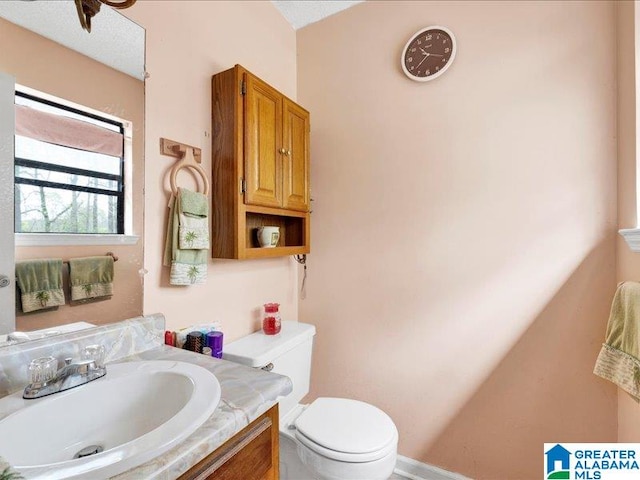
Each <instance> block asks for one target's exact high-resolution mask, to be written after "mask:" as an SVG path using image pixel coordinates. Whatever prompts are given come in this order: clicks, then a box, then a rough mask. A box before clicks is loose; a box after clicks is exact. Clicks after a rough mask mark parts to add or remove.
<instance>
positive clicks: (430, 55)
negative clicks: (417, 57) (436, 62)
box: [418, 47, 444, 57]
mask: <svg viewBox="0 0 640 480" xmlns="http://www.w3.org/2000/svg"><path fill="white" fill-rule="evenodd" d="M418 48H419V49H420V51H422V54H423V55H424V56H425V57H443V56H444V55H439V54H437V53H429V52H427V51H425V50H424V48H422V47H418Z"/></svg>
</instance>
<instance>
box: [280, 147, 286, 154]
mask: <svg viewBox="0 0 640 480" xmlns="http://www.w3.org/2000/svg"><path fill="white" fill-rule="evenodd" d="M278 153H281V154H282V155H286V154H287V151H286V150H285V149H284V148H280V149H278Z"/></svg>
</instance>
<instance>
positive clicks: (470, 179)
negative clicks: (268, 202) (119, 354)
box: [297, 1, 617, 479]
mask: <svg viewBox="0 0 640 480" xmlns="http://www.w3.org/2000/svg"><path fill="white" fill-rule="evenodd" d="M430 24H441V25H445V26H447V27H449V28H450V29H452V30H453V32H454V33H455V35H456V37H457V41H458V47H459V51H458V56H457V58H456V60H455V63H454V64H453V65H452V67H451V68H450V69H449V71H447V72H446V73H445V74H444V75H443V76H442V77H440V78H438V79H437V80H435V81H433V82H429V83H426V84H419V83H416V82H412V81H410V80H409V79H407V78H406V77H405V76H404V75H403V73H402V71H401V69H400V66H399V58H400V53H401V49H402V47H403V46H404V43H405V42H406V40H407V39H408V38H409V37H410V36H411V35H412V34H413V33H414V32H416V31H417V30H419V29H421V28H422V27H425V26H427V25H430ZM297 40H298V100H299V101H300V103H301V104H302V105H305V107H306V108H308V109H309V110H310V111H311V112H312V132H311V145H312V173H311V180H312V189H313V197H314V199H315V204H314V213H313V231H314V233H313V249H312V254H311V255H310V257H309V260H308V264H309V280H308V295H307V299H306V300H304V301H301V302H300V319H301V320H302V321H306V322H310V323H314V324H316V325H317V327H318V335H317V337H316V350H315V354H316V355H315V360H314V364H313V368H314V371H313V378H312V390H313V391H312V396H318V395H323V396H332V395H335V396H347V397H352V398H357V399H361V400H365V401H368V402H371V403H374V404H376V405H378V406H380V407H381V408H383V409H384V410H386V411H387V412H388V413H389V414H390V415H391V416H392V418H393V419H394V420H395V422H396V424H397V425H398V427H399V430H400V445H399V450H400V453H401V454H403V455H406V456H409V457H412V458H415V459H417V460H420V461H424V462H427V463H431V464H435V465H439V466H442V467H444V468H446V469H449V470H453V471H457V472H461V473H463V474H465V475H467V476H470V477H472V478H477V479H497V478H509V479H530V478H538V477H539V475H540V472H541V471H542V468H543V466H542V464H543V455H542V446H543V445H542V444H543V442H554V441H564V442H571V441H576V442H577V441H581V442H592V441H601V442H613V441H616V435H617V431H616V428H617V425H616V403H617V402H616V390H615V388H614V387H613V386H612V385H611V384H609V383H608V382H605V381H604V380H602V379H599V378H598V377H596V376H594V375H593V374H592V370H593V365H594V362H595V359H596V356H597V353H598V351H599V348H600V344H601V341H602V339H603V337H604V329H605V326H606V321H607V318H608V311H609V305H610V301H611V298H612V295H613V292H614V289H615V282H616V265H615V248H616V233H615V232H616V225H617V218H616V96H615V83H616V74H615V72H616V57H615V53H614V52H615V49H616V29H615V11H614V4H613V3H610V2H590V1H588V2H573V1H566V2H453V1H447V2H398V1H393V2H392V1H376V2H365V3H363V4H360V5H357V6H356V7H354V8H352V9H349V10H347V11H345V12H343V13H340V14H338V15H336V16H334V17H330V18H328V19H326V20H324V21H322V22H319V23H317V24H314V25H311V26H309V27H306V28H304V29H302V30H299V31H298V34H297Z"/></svg>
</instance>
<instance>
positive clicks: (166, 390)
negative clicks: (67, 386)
mask: <svg viewBox="0 0 640 480" xmlns="http://www.w3.org/2000/svg"><path fill="white" fill-rule="evenodd" d="M220 393H221V390H220V383H219V382H218V380H217V379H216V377H215V376H214V375H213V374H212V373H211V372H209V371H208V370H206V369H204V368H202V367H199V366H197V365H193V364H190V363H185V362H176V361H165V360H156V361H144V362H127V363H117V364H110V365H107V375H106V376H104V377H102V378H100V379H98V380H94V381H93V382H91V383H88V384H86V385H82V386H80V387H76V388H73V389H71V390H67V391H65V392H62V393H57V394H55V395H51V396H48V397H44V398H41V399H36V400H24V399H23V398H22V392H18V393H15V394H13V395H9V396H7V397H4V398H2V399H0V412H12V413H10V414H9V415H8V416H6V417H5V418H3V419H2V420H0V454H1V455H2V457H4V458H5V460H6V461H7V462H9V464H10V465H12V466H13V467H14V469H15V470H17V471H18V472H19V473H20V474H22V475H23V476H24V477H25V478H47V479H52V480H53V479H58V478H75V479H92V480H93V479H96V478H107V477H110V476H113V475H117V474H119V473H122V472H124V471H126V470H129V469H130V468H133V467H136V466H138V465H141V464H142V463H145V462H147V461H149V460H151V459H152V458H154V457H156V456H158V455H161V454H162V453H164V452H166V451H167V450H169V449H170V448H172V447H174V446H175V445H177V444H178V443H179V442H181V441H182V440H184V439H185V438H186V437H188V436H189V435H191V434H192V433H193V432H194V431H195V430H196V429H197V428H198V427H199V426H200V425H202V424H203V423H204V422H205V421H206V420H207V419H208V418H209V417H210V416H211V414H212V413H213V411H214V410H215V409H216V407H217V406H218V403H219V402H220ZM79 453H80V454H81V455H88V456H82V457H81V458H74V457H76V456H77V455H78V454H79Z"/></svg>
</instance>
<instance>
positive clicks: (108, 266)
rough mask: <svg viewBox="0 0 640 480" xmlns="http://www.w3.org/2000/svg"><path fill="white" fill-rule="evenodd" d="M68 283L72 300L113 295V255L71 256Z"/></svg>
mask: <svg viewBox="0 0 640 480" xmlns="http://www.w3.org/2000/svg"><path fill="white" fill-rule="evenodd" d="M69 284H70V285H71V300H72V301H74V302H78V301H82V300H89V299H93V298H100V297H110V296H111V295H113V257H112V256H110V255H105V256H101V257H84V258H72V259H71V260H69Z"/></svg>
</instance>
